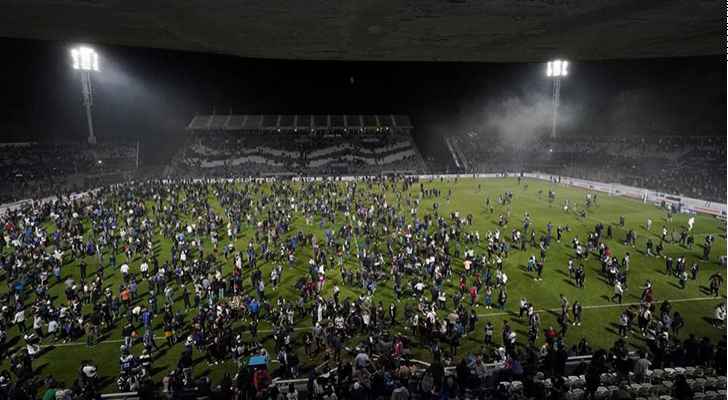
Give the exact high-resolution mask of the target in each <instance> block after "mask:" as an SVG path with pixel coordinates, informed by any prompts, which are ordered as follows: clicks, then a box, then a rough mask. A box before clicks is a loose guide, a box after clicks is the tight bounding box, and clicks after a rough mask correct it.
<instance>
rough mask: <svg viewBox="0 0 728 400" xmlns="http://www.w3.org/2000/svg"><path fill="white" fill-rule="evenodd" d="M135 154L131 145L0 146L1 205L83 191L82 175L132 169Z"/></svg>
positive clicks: (57, 144)
mask: <svg viewBox="0 0 728 400" xmlns="http://www.w3.org/2000/svg"><path fill="white" fill-rule="evenodd" d="M135 155H136V153H135V148H134V146H132V145H129V144H123V143H122V144H120V143H108V144H98V145H95V146H89V145H88V144H86V143H76V142H71V143H35V142H33V143H11V144H4V145H0V180H1V181H2V182H3V183H4V185H3V190H2V191H0V204H4V203H8V202H12V201H17V200H26V199H39V198H44V197H47V196H53V195H57V194H59V193H69V192H72V191H82V190H86V189H87V188H88V185H86V183H85V181H84V180H83V179H82V178H81V176H86V175H99V174H105V173H109V172H118V171H123V170H131V169H132V167H133V166H134V157H135ZM74 176H75V177H79V179H72V177H74Z"/></svg>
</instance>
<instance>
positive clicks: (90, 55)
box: [71, 46, 99, 144]
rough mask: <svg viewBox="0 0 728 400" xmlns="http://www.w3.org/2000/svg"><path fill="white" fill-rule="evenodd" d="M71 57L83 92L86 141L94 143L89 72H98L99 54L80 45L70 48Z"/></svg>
mask: <svg viewBox="0 0 728 400" xmlns="http://www.w3.org/2000/svg"><path fill="white" fill-rule="evenodd" d="M71 59H72V60H73V69H75V70H78V71H80V72H81V91H82V93H83V105H84V106H85V107H86V120H87V121H88V142H89V143H90V144H96V136H95V135H94V123H93V118H92V117H91V106H93V103H94V96H93V94H94V91H93V86H92V85H91V72H92V71H93V72H99V55H98V53H96V51H94V49H92V48H90V47H86V46H80V47H76V48H73V49H71Z"/></svg>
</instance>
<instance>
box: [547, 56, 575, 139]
mask: <svg viewBox="0 0 728 400" xmlns="http://www.w3.org/2000/svg"><path fill="white" fill-rule="evenodd" d="M567 75H569V62H568V61H566V60H553V61H549V62H547V63H546V76H547V77H549V78H551V79H552V80H553V92H552V97H551V99H552V106H553V120H552V123H551V137H552V138H556V122H557V121H558V119H559V101H560V96H561V78H564V77H566V76H567Z"/></svg>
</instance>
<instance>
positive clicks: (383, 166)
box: [171, 131, 425, 177]
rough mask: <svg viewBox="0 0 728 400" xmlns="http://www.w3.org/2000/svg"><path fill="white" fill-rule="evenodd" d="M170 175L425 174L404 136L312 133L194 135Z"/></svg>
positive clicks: (389, 133) (217, 133)
mask: <svg viewBox="0 0 728 400" xmlns="http://www.w3.org/2000/svg"><path fill="white" fill-rule="evenodd" d="M171 165H172V166H173V167H174V173H175V175H178V176H179V175H184V176H190V177H195V176H208V177H229V176H240V175H241V174H242V175H246V176H266V175H271V174H279V175H283V174H291V175H305V176H312V175H326V176H336V175H378V174H381V173H383V172H386V171H409V172H411V173H422V172H424V168H425V164H424V161H423V160H422V157H421V156H420V154H419V152H418V151H417V150H416V148H415V145H414V142H413V141H412V138H411V136H410V135H409V134H408V133H406V132H396V133H395V132H388V133H385V132H378V133H356V134H348V133H347V134H340V135H328V136H326V137H322V136H320V135H319V134H317V133H311V134H308V133H295V134H294V133H292V132H287V133H275V132H265V133H246V132H243V133H240V132H217V131H214V132H195V133H192V134H191V136H190V138H189V142H188V143H187V144H186V145H185V146H184V147H183V148H182V149H181V150H180V151H179V152H178V154H177V156H176V157H174V159H173V160H172V162H171Z"/></svg>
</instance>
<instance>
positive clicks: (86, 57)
mask: <svg viewBox="0 0 728 400" xmlns="http://www.w3.org/2000/svg"><path fill="white" fill-rule="evenodd" d="M71 58H72V59H73V69H80V70H83V71H98V70H99V55H98V53H96V52H95V51H94V49H92V48H90V47H86V46H81V47H78V48H74V49H71Z"/></svg>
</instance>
